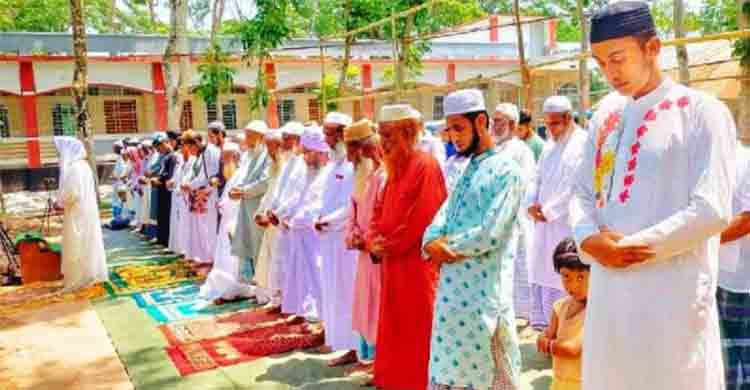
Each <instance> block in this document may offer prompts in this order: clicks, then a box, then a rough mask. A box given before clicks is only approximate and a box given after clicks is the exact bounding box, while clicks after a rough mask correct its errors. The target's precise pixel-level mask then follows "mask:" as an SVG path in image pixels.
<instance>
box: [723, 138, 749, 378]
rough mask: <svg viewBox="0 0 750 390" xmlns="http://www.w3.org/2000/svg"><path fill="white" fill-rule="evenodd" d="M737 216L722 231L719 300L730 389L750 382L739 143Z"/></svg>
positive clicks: (745, 187)
mask: <svg viewBox="0 0 750 390" xmlns="http://www.w3.org/2000/svg"><path fill="white" fill-rule="evenodd" d="M736 159H737V161H736V164H737V173H736V183H737V186H736V187H735V188H734V195H733V197H732V212H733V214H734V218H733V219H732V222H731V223H730V224H729V226H728V227H727V228H726V229H725V230H724V231H723V232H722V233H721V244H722V245H721V250H720V252H719V288H718V291H717V293H716V301H717V304H718V308H719V321H720V324H721V339H722V340H721V342H722V346H723V348H724V369H725V372H726V385H727V389H732V390H734V389H737V390H739V389H742V388H745V387H747V386H749V385H750V370H749V369H747V368H746V367H748V366H750V358H748V356H750V355H748V352H749V351H750V327H748V326H747V325H746V324H747V322H748V316H750V278H748V272H749V271H750V237H748V234H750V149H748V148H747V147H746V146H744V145H742V143H741V142H737V154H736Z"/></svg>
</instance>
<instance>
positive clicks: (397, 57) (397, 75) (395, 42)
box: [391, 8, 403, 100]
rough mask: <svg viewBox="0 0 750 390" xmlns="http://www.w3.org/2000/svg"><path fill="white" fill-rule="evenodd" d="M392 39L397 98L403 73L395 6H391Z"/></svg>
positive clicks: (397, 97)
mask: <svg viewBox="0 0 750 390" xmlns="http://www.w3.org/2000/svg"><path fill="white" fill-rule="evenodd" d="M391 40H392V49H393V58H392V62H393V78H394V86H395V89H396V93H395V96H396V100H398V99H400V98H401V96H400V95H401V81H402V77H403V76H402V75H401V59H400V55H399V53H398V51H399V48H398V39H397V34H396V16H395V13H394V11H393V8H391Z"/></svg>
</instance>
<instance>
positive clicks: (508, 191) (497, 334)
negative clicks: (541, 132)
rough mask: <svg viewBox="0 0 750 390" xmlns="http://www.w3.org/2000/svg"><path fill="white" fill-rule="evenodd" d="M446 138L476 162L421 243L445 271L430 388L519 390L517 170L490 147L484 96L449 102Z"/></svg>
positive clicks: (461, 95) (459, 96) (473, 93)
mask: <svg viewBox="0 0 750 390" xmlns="http://www.w3.org/2000/svg"><path fill="white" fill-rule="evenodd" d="M444 104H445V113H446V116H447V123H448V131H450V132H451V135H452V136H453V137H454V139H455V140H456V147H457V149H458V150H459V153H460V154H462V155H465V156H468V157H470V158H471V161H470V162H469V165H468V166H467V167H466V170H465V171H464V174H463V176H461V178H460V179H458V182H457V184H456V188H455V189H454V191H453V192H452V193H451V194H450V196H449V198H448V199H447V200H446V202H445V203H444V204H443V206H442V207H441V208H440V211H439V212H438V214H437V215H436V216H435V218H434V219H433V221H432V224H431V225H430V226H429V227H428V228H427V231H426V232H425V235H424V238H423V241H422V243H423V251H424V252H425V254H426V255H427V256H428V257H429V259H430V261H434V262H436V263H438V264H440V284H439V287H438V293H437V296H436V298H435V315H434V319H433V325H432V340H431V345H430V370H429V375H430V378H429V379H430V389H436V390H444V389H493V390H495V389H503V390H505V389H512V390H517V389H519V388H520V371H521V354H520V351H519V349H518V339H517V336H516V331H515V313H514V311H513V264H514V261H513V254H514V253H515V249H516V241H517V236H518V232H517V231H516V226H517V224H516V223H515V222H516V214H517V212H518V207H519V204H520V200H521V197H522V188H523V187H522V182H521V174H520V173H521V172H520V168H519V167H518V165H517V164H516V162H515V161H513V160H512V159H511V158H509V157H507V156H504V155H502V154H500V153H498V152H497V151H496V150H495V149H493V148H492V145H493V144H492V137H491V136H490V133H489V131H488V130H487V122H488V116H487V113H486V111H485V107H484V98H483V97H482V94H481V92H480V91H477V90H463V91H458V92H455V93H453V94H451V95H448V96H447V97H446V99H445V103H444Z"/></svg>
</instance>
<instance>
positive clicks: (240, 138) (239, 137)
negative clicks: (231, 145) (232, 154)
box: [234, 133, 245, 142]
mask: <svg viewBox="0 0 750 390" xmlns="http://www.w3.org/2000/svg"><path fill="white" fill-rule="evenodd" d="M234 139H236V140H237V141H240V142H241V141H244V140H245V133H237V134H235V135H234Z"/></svg>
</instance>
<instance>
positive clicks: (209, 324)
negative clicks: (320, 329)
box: [159, 308, 303, 345]
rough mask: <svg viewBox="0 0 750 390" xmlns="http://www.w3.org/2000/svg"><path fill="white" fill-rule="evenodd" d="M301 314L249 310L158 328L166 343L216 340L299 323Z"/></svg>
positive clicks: (276, 310)
mask: <svg viewBox="0 0 750 390" xmlns="http://www.w3.org/2000/svg"><path fill="white" fill-rule="evenodd" d="M302 322H303V320H302V318H300V317H294V316H282V315H281V313H280V312H279V310H278V309H275V310H269V309H259V308H255V309H248V310H242V311H238V312H234V313H227V314H221V315H217V316H211V317H202V318H198V319H194V320H190V321H183V322H175V323H170V324H165V325H162V326H160V327H159V330H160V331H161V332H162V333H163V334H164V337H165V338H166V339H167V341H168V342H169V344H171V345H177V344H187V343H192V342H196V341H200V340H207V339H217V338H222V337H226V336H230V335H233V334H236V333H241V332H246V331H250V330H253V329H259V328H263V327H268V326H273V325H278V324H288V325H293V324H299V323H302Z"/></svg>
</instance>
